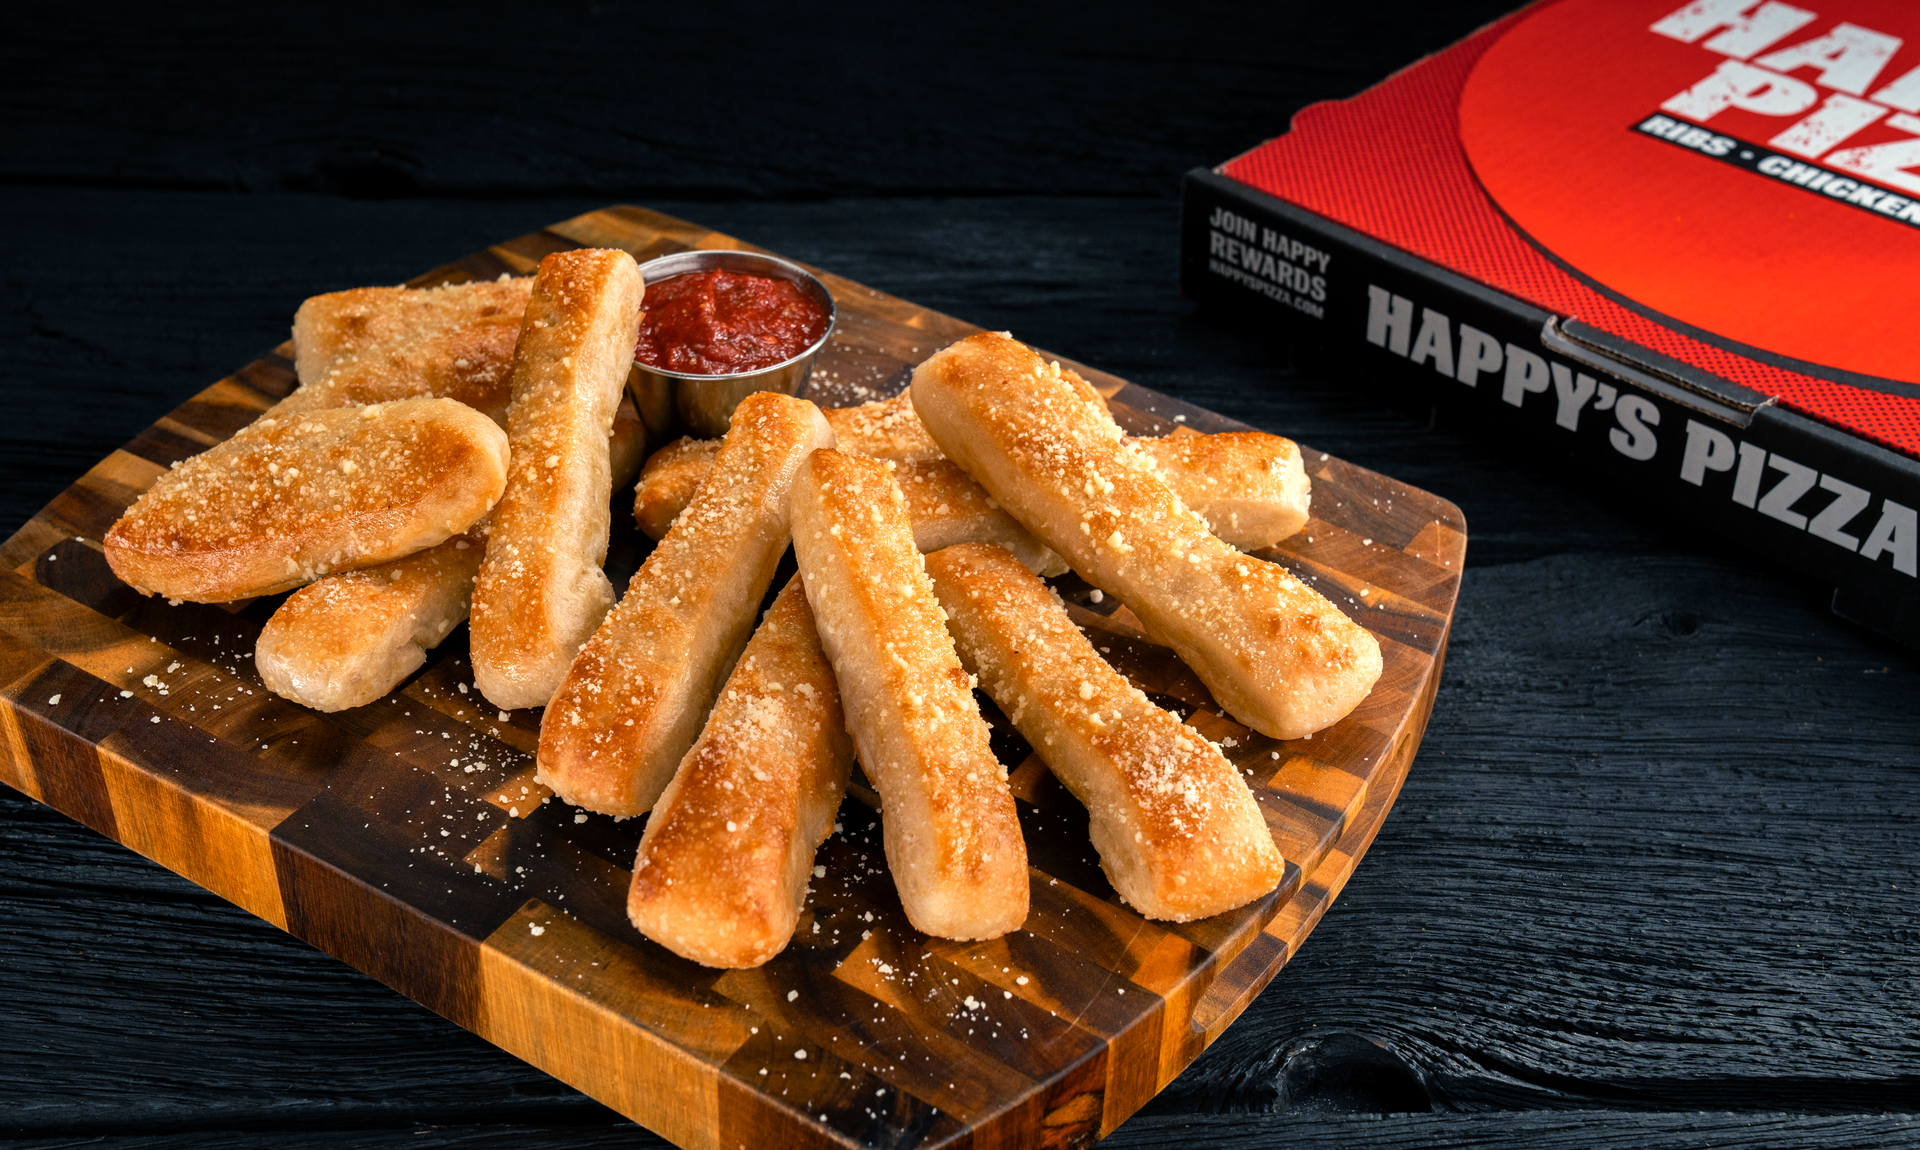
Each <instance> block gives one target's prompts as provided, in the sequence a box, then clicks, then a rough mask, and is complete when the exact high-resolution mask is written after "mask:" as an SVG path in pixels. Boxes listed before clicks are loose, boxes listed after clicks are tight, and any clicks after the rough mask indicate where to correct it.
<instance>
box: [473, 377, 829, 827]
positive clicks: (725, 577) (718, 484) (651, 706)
mask: <svg viewBox="0 0 1920 1150" xmlns="http://www.w3.org/2000/svg"><path fill="white" fill-rule="evenodd" d="M832 443H833V432H832V431H831V430H829V429H828V428H827V421H826V420H825V419H823V418H821V416H820V409H819V408H817V407H815V406H814V405H813V404H811V403H808V402H807V401H806V400H804V399H795V398H793V397H792V396H788V395H779V394H776V393H773V392H759V393H757V394H754V395H749V396H748V397H747V398H746V399H744V400H742V401H741V402H740V406H739V407H737V408H735V409H734V412H733V424H732V427H731V429H730V430H729V431H728V432H727V438H726V439H725V441H723V442H722V444H721V447H720V453H719V455H718V456H716V457H715V459H714V466H713V471H712V472H711V473H710V474H709V475H708V476H707V480H706V482H705V483H702V484H701V485H700V493H699V494H698V495H696V496H695V497H694V500H693V502H692V503H691V504H689V505H688V506H687V510H686V512H685V513H684V514H682V515H681V516H680V517H679V519H678V520H676V521H675V523H674V526H673V529H672V530H671V531H669V532H667V537H666V538H665V539H662V540H661V541H660V545H659V546H658V547H655V548H654V549H653V554H651V555H649V556H647V561H646V563H645V564H643V565H642V566H641V568H640V570H639V571H638V572H636V573H635V574H634V577H633V581H632V582H631V583H629V584H627V593H626V594H625V595H624V596H623V597H622V598H621V600H620V605H619V606H618V607H615V608H614V609H613V611H612V613H611V614H609V615H608V616H607V620H606V622H605V623H604V624H603V625H602V626H601V627H600V629H599V630H598V631H595V632H594V634H593V637H592V638H591V639H589V640H588V641H587V644H586V646H584V647H582V648H581V650H580V653H579V655H578V656H577V657H575V658H574V660H573V664H572V666H571V667H570V668H568V670H567V673H566V677H565V680H564V681H563V682H562V683H561V684H560V689H559V690H558V691H557V692H555V694H554V696H553V702H552V703H551V704H550V705H549V706H548V707H547V713H546V716H545V718H544V719H542V721H541V724H540V753H539V759H538V763H537V770H536V777H537V778H539V780H540V781H541V782H543V783H545V784H546V785H548V786H550V787H552V788H553V789H554V791H555V792H557V793H558V794H559V795H560V797H561V798H563V799H565V800H566V801H568V802H570V803H572V804H573V805H575V806H579V807H586V808H587V809H588V810H594V811H599V812H601V813H602V814H609V815H614V816H616V817H620V818H625V817H627V816H630V815H637V814H641V813H642V812H644V811H646V810H647V809H648V808H650V807H651V806H653V803H654V800H655V799H657V798H659V797H660V792H661V790H662V789H663V788H665V787H666V785H667V783H668V781H669V780H671V779H672V778H673V772H674V768H675V767H676V766H678V765H679V763H680V760H681V758H682V757H683V756H684V755H685V754H686V753H687V748H688V747H690V746H692V745H693V741H694V739H695V738H696V737H698V735H699V734H700V724H701V721H702V720H704V719H705V718H706V715H707V710H708V709H709V708H710V707H712V706H713V699H714V696H715V694H717V693H718V692H719V690H720V684H721V683H722V682H723V681H724V680H725V679H726V676H727V671H728V670H729V669H730V668H731V667H732V666H733V662H734V660H735V659H737V658H739V655H740V648H741V646H742V645H743V644H745V643H746V641H747V635H748V634H749V632H751V631H752V630H753V618H754V612H755V611H756V610H758V609H759V606H760V600H761V598H762V597H763V596H764V595H765V594H766V593H767V585H768V584H770V583H771V582H773V569H774V567H775V566H776V565H778V563H779V562H780V556H781V555H783V554H785V553H786V550H787V534H788V533H787V490H788V488H789V487H791V486H792V484H793V476H794V472H795V471H796V470H797V469H798V468H799V467H800V464H801V461H802V460H804V459H806V457H807V456H808V455H809V454H810V453H811V452H813V451H814V450H815V449H816V448H820V447H826V446H830V445H831V444H832ZM489 554H491V552H489Z"/></svg>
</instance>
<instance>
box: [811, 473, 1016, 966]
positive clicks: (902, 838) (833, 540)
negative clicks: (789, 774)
mask: <svg viewBox="0 0 1920 1150" xmlns="http://www.w3.org/2000/svg"><path fill="white" fill-rule="evenodd" d="M905 504H906V498H905V496H903V495H901V493H900V488H899V485H897V484H896V483H894V481H893V478H892V476H891V475H890V474H889V473H888V471H887V469H886V467H885V466H884V465H883V464H882V463H881V462H880V461H878V460H873V459H861V458H857V457H854V456H850V455H843V454H841V453H840V452H838V451H818V452H815V453H814V454H813V456H812V457H811V458H810V459H808V460H807V463H806V465H805V466H804V467H802V468H801V469H800V474H799V476H798V477H797V478H796V479H795V480H794V484H793V497H792V508H793V549H794V554H795V557H796V558H798V560H799V562H800V574H801V577H802V578H803V579H804V580H805V581H806V587H807V602H808V603H809V604H811V605H812V607H813V614H814V622H815V624H816V626H817V627H818V628H819V632H820V643H821V646H822V647H824V648H825V649H826V652H827V658H828V660H829V661H831V662H832V664H833V673H834V678H835V679H836V680H837V681H838V682H839V684H840V698H841V702H842V705H843V706H844V707H845V708H846V714H847V729H848V730H849V731H850V732H852V734H853V744H854V747H855V749H856V750H858V752H859V755H860V762H861V765H862V766H863V767H864V768H865V769H866V773H867V777H868V778H869V779H871V780H873V784H874V786H875V787H877V788H878V789H879V791H880V797H881V801H882V804H883V815H882V818H883V821H884V824H885V828H886V851H887V865H888V867H889V868H890V869H891V870H892V872H893V881H894V885H895V886H896V887H897V888H898V889H899V892H900V902H901V905H902V906H903V907H904V908H905V909H906V912H907V918H908V920H909V921H911V922H912V923H913V925H914V926H915V927H917V928H919V929H920V930H923V931H925V932H926V933H928V934H933V935H939V936H941V937H943V938H957V939H979V938H997V937H999V936H1000V935H1002V934H1005V933H1006V932H1007V931H1010V930H1014V929H1016V928H1018V927H1019V926H1020V924H1021V923H1022V922H1024V921H1026V917H1027V849H1026V842H1025V841H1024V840H1023V839H1022V838H1021V836H1020V823H1019V819H1018V817H1017V816H1016V814H1015V811H1014V805H1013V795H1012V793H1011V792H1009V791H1008V789H1007V777H1006V768H1004V767H1003V766H1001V765H1000V763H999V762H998V761H996V760H995V759H994V757H993V751H992V749H991V748H990V747H989V746H988V734H987V724H986V721H985V720H984V719H982V718H981V717H980V707H979V704H978V703H976V702H975V701H974V698H973V690H972V682H971V679H970V678H969V676H968V675H967V672H966V670H965V669H964V668H962V667H961V665H960V658H959V656H958V655H956V654H955V653H954V649H953V640H952V639H951V638H950V637H949V636H948V635H947V629H946V622H945V619H944V618H943V617H942V615H941V614H940V605H939V603H938V602H937V601H936V600H935V598H934V594H933V585H932V583H930V582H929V581H928V579H927V573H926V571H925V570H924V569H923V564H922V561H921V557H920V553H919V551H918V550H916V549H915V547H914V545H913V529H912V527H911V526H910V525H909V524H908V523H907V516H906V507H905Z"/></svg>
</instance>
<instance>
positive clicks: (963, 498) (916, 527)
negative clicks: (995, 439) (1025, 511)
mask: <svg viewBox="0 0 1920 1150" xmlns="http://www.w3.org/2000/svg"><path fill="white" fill-rule="evenodd" d="M888 462H891V461H890V460H889V461H888ZM893 478H894V481H895V482H896V483H898V484H899V485H900V492H901V494H903V495H905V496H906V497H907V521H908V522H909V523H911V524H913V545H914V546H915V547H918V548H919V549H920V550H921V551H923V552H927V551H938V550H940V549H941V548H942V547H952V546H954V545H955V544H958V543H997V544H999V545H1000V546H1002V547H1005V548H1006V549H1007V550H1009V551H1011V552H1013V553H1014V555H1015V556H1017V557H1018V558H1019V560H1020V562H1022V563H1025V564H1026V565H1027V566H1028V567H1029V568H1031V569H1032V570H1033V571H1035V572H1036V573H1038V574H1041V575H1064V574H1066V571H1067V565H1066V563H1065V561H1063V560H1062V559H1061V558H1060V556H1058V555H1056V554H1054V553H1053V551H1052V550H1051V549H1049V548H1048V547H1047V545H1046V544H1044V543H1042V542H1040V541H1039V540H1038V539H1035V538H1034V537H1033V535H1032V533H1031V532H1029V531H1028V530H1027V529H1026V528H1024V527H1022V526H1020V524H1018V523H1016V522H1014V519H1013V516H1011V515H1008V514H1007V513H1006V512H1005V511H1004V510H1002V509H1001V507H1000V505H999V504H998V503H995V502H994V501H993V497H992V496H990V495H988V494H987V489H986V488H984V487H982V486H980V485H979V484H978V483H975V482H974V481H973V476H971V475H968V474H967V473H966V472H964V471H962V470H960V465H959V464H957V463H955V462H954V461H953V460H951V459H930V460H925V461H922V462H919V463H898V464H894V465H893Z"/></svg>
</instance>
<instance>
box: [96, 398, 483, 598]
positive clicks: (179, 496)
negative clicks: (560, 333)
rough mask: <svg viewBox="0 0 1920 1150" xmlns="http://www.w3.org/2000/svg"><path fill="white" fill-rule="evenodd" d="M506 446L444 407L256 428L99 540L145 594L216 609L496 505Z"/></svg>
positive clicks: (406, 403)
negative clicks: (206, 604) (209, 604)
mask: <svg viewBox="0 0 1920 1150" xmlns="http://www.w3.org/2000/svg"><path fill="white" fill-rule="evenodd" d="M506 472H507V437H506V436H505V435H504V434H502V433H501V431H500V429H499V427H497V426H495V425H494V423H493V421H492V420H490V419H488V418H487V417H486V416H484V415H481V414H480V413H479V412H477V411H475V410H473V409H472V408H470V407H467V406H465V405H464V404H460V403H456V402H454V401H453V400H450V399H407V400H401V401H399V402H397V403H386V404H378V405H374V406H369V407H359V408H342V409H338V410H333V411H312V412H307V413H304V414H301V415H295V416H290V417H288V418H286V419H262V420H259V421H257V422H255V423H253V424H252V425H250V426H248V427H246V428H243V429H242V430H241V431H240V432H239V433H238V434H236V435H235V436H234V437H233V438H231V439H229V440H227V441H226V442H224V443H220V444H217V445H215V446H214V447H212V448H209V449H208V450H206V451H203V452H201V453H200V454H199V455H196V456H194V457H193V458H191V459H188V460H185V461H183V462H181V463H180V464H178V465H177V466H175V467H174V468H173V469H172V470H171V471H168V472H166V473H165V474H164V475H162V476H160V478H159V479H158V480H156V481H155V482H154V485H153V486H152V487H151V488H149V489H148V490H147V492H146V493H145V494H144V495H142V496H141V497H140V498H139V499H138V500H137V501H136V502H135V503H134V505H133V506H132V507H130V508H128V509H127V513H126V514H125V515H123V516H121V518H120V521H119V522H117V523H115V524H114V525H113V528H112V530H110V531H108V532H107V537H106V555H107V562H108V563H109V564H111V565H112V567H113V570H114V573H115V574H116V575H118V576H120V578H121V579H123V580H125V581H126V582H127V583H128V584H129V585H130V586H132V587H133V588H134V589H135V590H137V591H140V592H141V593H143V594H148V595H151V594H160V595H165V596H166V597H168V598H170V599H188V600H193V601H195V602H202V603H219V602H225V601H227V600H232V599H245V598H249V597H251V596H255V595H268V594H272V593H273V592H276V591H284V590H286V589H288V588H289V587H298V586H300V585H301V584H303V583H308V582H311V581H313V580H314V579H317V578H319V577H320V576H322V575H326V574H328V573H330V572H335V571H350V570H353V569H354V568H358V567H370V566H373V565H374V564H377V563H385V562H388V561H390V560H393V559H398V558H399V557H401V556H403V555H409V554H412V553H413V552H415V551H419V550H421V549H422V548H426V547H432V546H434V545H435V544H437V543H440V542H442V541H443V540H446V539H448V538H450V537H451V536H453V535H457V534H458V533H460V532H462V531H465V530H466V529H467V528H468V527H470V526H472V525H473V523H474V521H475V520H477V519H479V518H480V517H481V516H482V515H485V514H486V513H487V509H488V508H489V507H492V506H493V504H494V501H495V500H497V499H499V498H500V493H501V488H502V487H503V485H504V484H505V482H506Z"/></svg>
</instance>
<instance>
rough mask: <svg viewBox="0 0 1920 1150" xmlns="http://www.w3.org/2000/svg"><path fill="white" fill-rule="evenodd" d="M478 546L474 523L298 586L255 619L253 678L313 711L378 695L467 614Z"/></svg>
mask: <svg viewBox="0 0 1920 1150" xmlns="http://www.w3.org/2000/svg"><path fill="white" fill-rule="evenodd" d="M485 550H486V533H485V531H484V529H483V528H478V527H476V528H475V529H473V530H470V531H467V532H465V533H464V534H461V535H456V536H454V537H453V538H452V539H449V540H447V541H446V542H445V543H442V544H440V545H439V546H437V547H429V548H427V549H426V550H425V551H416V552H414V553H413V554H412V555H409V556H407V557H406V558H404V559H396V560H394V561H393V562H391V563H382V564H381V565H380V566H378V567H363V568H361V569H360V570H358V571H349V572H346V573H345V574H341V575H329V576H327V577H326V578H324V579H321V580H319V581H317V582H314V583H309V584H307V585H306V586H305V587H302V588H300V590H298V591H295V592H294V593H293V594H292V595H289V596H288V597H287V601H286V602H285V603H282V604H281V605H280V609H279V610H277V611H275V612H274V613H273V618H271V619H269V620H267V625H266V626H265V627H263V628H261V631H260V640H259V642H258V643H257V644H256V645H255V646H254V663H255V664H256V665H257V666H258V667H259V669H260V680H261V681H262V682H263V683H265V684H266V686H267V690H269V691H272V692H273V693H274V694H276V695H279V696H281V697H283V698H288V699H292V700H293V701H294V702H296V703H304V704H305V705H307V706H309V707H312V708H313V709H314V710H316V711H340V710H345V709H346V708H348V707H358V706H362V705H363V704H366V703H371V702H373V701H374V700H375V699H378V698H380V697H381V696H383V695H385V694H386V693H387V692H388V691H391V690H392V689H393V688H394V687H395V686H397V685H398V684H399V683H400V681H401V680H402V679H405V678H406V677H407V676H408V675H411V674H413V672H414V671H416V670H418V669H419V667H420V665H421V664H422V663H425V662H426V661H427V652H428V651H429V650H431V649H433V648H434V647H437V646H439V645H440V641H441V640H442V639H445V638H446V637H447V633H448V632H450V631H452V630H453V629H454V628H455V627H457V626H459V625H460V622H461V620H463V619H465V618H466V617H467V602H468V599H469V597H470V596H471V595H472V593H473V575H474V572H476V571H478V570H479V569H480V556H481V555H483V554H484V553H485Z"/></svg>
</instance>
